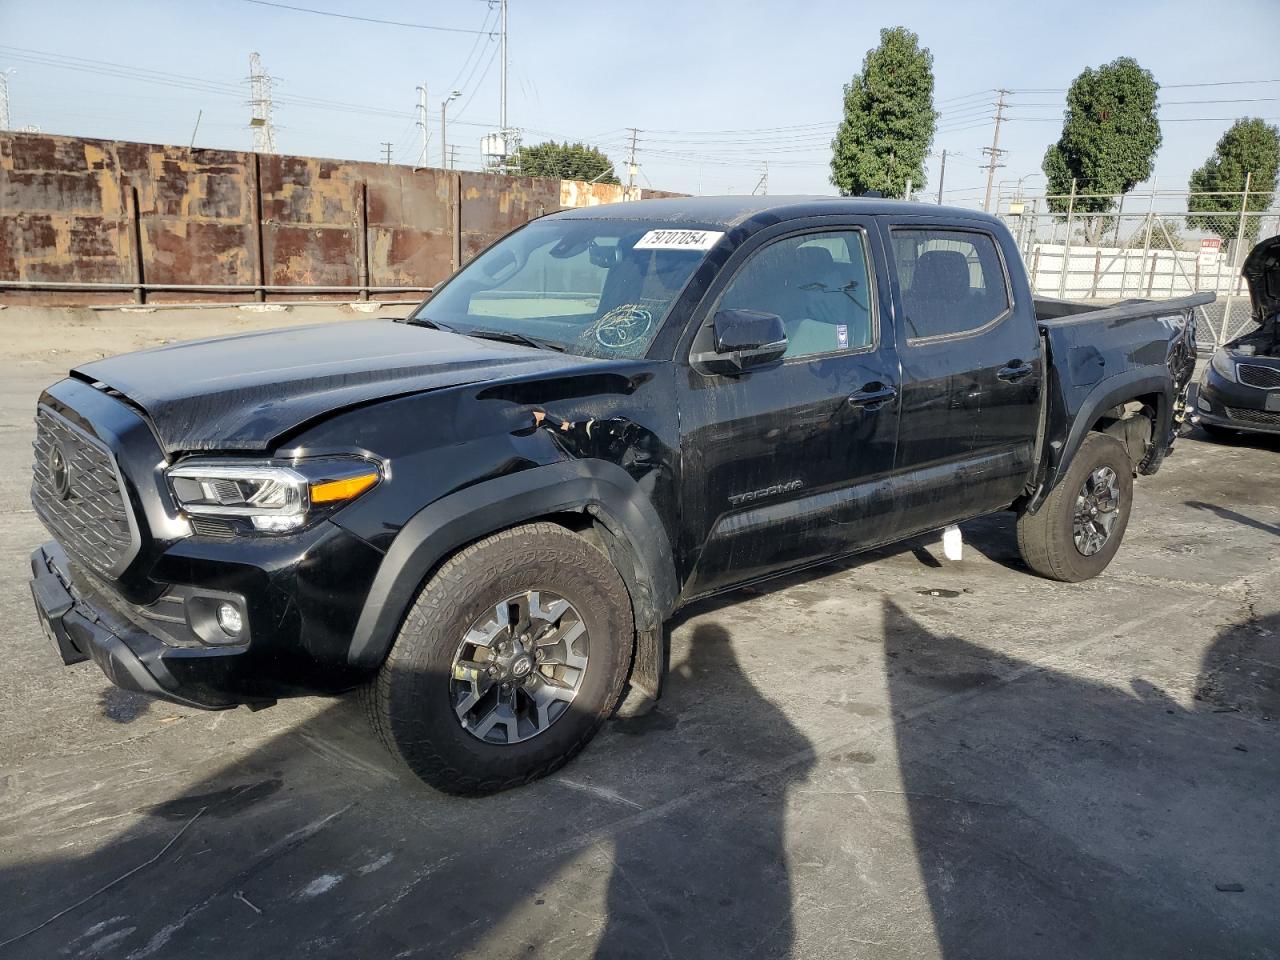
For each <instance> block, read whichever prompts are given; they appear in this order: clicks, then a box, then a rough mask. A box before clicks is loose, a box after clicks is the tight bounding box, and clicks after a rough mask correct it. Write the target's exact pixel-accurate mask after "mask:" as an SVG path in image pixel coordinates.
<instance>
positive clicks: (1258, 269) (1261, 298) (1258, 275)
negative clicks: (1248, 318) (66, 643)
mask: <svg viewBox="0 0 1280 960" xmlns="http://www.w3.org/2000/svg"><path fill="white" fill-rule="evenodd" d="M1240 273H1241V275H1242V276H1243V277H1244V278H1245V280H1246V281H1248V284H1249V297H1250V299H1252V300H1253V316H1254V318H1255V319H1256V320H1257V321H1258V322H1259V323H1262V322H1265V321H1267V320H1270V321H1271V322H1272V323H1275V322H1276V316H1277V315H1278V314H1280V236H1275V237H1272V238H1271V239H1269V240H1263V241H1262V242H1261V243H1259V244H1258V245H1257V246H1256V247H1254V248H1253V250H1252V251H1250V253H1249V256H1248V257H1246V258H1245V261H1244V266H1243V267H1241V268H1240Z"/></svg>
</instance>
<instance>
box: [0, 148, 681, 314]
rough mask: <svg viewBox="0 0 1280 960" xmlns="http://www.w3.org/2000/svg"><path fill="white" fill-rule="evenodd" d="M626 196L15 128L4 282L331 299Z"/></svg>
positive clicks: (136, 292)
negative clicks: (568, 211) (571, 209)
mask: <svg viewBox="0 0 1280 960" xmlns="http://www.w3.org/2000/svg"><path fill="white" fill-rule="evenodd" d="M645 195H646V196H675V194H663V193H661V192H659V191H646V192H645ZM620 199H621V188H619V187H617V186H615V185H610V184H586V183H576V182H571V181H560V180H543V179H534V178H520V177H506V176H501V175H498V174H488V173H472V172H462V173H458V172H455V171H446V170H437V169H415V168H412V167H406V166H394V165H387V164H378V163H361V162H348V161H340V160H326V159H321V158H315V157H293V156H280V155H255V154H252V153H243V152H237V151H231V150H204V149H190V148H187V147H179V146H165V145H157V144H144V143H129V142H123V141H110V140H87V139H83V138H78V137H61V136H51V135H46V134H27V133H14V132H2V133H0V284H3V283H13V282H23V283H24V284H27V285H29V284H31V283H39V282H49V283H60V284H64V285H66V284H75V285H81V284H84V285H88V284H94V283H102V284H106V283H111V284H117V285H124V284H128V285H130V286H129V287H120V288H118V289H112V290H105V289H100V290H71V289H68V288H67V287H66V286H64V287H62V288H60V289H57V290H53V289H49V290H44V291H41V290H32V289H26V288H24V289H21V290H19V289H14V288H13V287H4V286H2V285H0V297H3V298H5V299H7V300H11V301H14V300H19V299H21V300H26V301H30V300H45V301H48V300H56V301H57V302H60V303H86V302H93V301H95V300H108V301H111V302H119V301H123V300H128V299H131V298H133V297H136V298H138V299H141V298H143V297H145V298H146V299H148V300H153V299H154V300H169V301H173V300H193V299H216V300H226V299H233V300H236V299H239V300H243V299H249V298H252V297H254V296H255V295H256V296H257V298H258V299H290V298H292V299H298V298H302V297H306V296H310V295H321V294H319V292H318V291H316V292H313V293H309V292H308V291H307V290H305V289H301V288H305V287H308V286H314V287H331V288H332V287H342V288H351V289H353V290H356V291H360V290H362V289H364V288H369V289H370V290H372V291H377V290H379V289H382V290H384V291H385V290H386V288H389V287H424V286H431V285H432V284H435V283H438V282H440V281H441V280H443V279H444V278H445V277H447V276H448V275H449V273H450V272H451V271H452V270H453V269H455V267H456V266H457V265H458V264H457V261H458V260H461V261H462V263H465V262H466V261H467V260H469V259H470V258H471V257H473V256H475V255H476V254H477V253H478V252H479V251H481V250H482V249H484V247H486V246H488V245H489V244H490V243H492V242H493V241H494V240H496V239H497V238H498V237H500V236H502V235H503V234H505V233H507V232H508V231H510V230H512V229H514V228H516V227H518V226H520V225H521V224H523V223H525V222H527V221H528V220H530V219H532V218H534V217H538V216H542V215H543V214H545V213H551V212H553V211H555V210H558V209H561V208H562V207H565V206H580V205H588V204H593V203H601V202H615V201H617V200H620ZM144 284H146V285H169V286H174V285H176V286H181V287H184V288H186V289H183V290H168V291H161V290H154V289H151V288H150V287H149V286H148V287H144V286H143V285H144ZM202 285H203V286H209V287H220V288H227V287H234V288H241V289H238V290H235V291H230V292H229V291H227V290H226V289H220V290H207V291H199V290H198V289H194V288H197V287H199V286H202ZM282 287H285V288H288V287H298V288H300V289H298V290H297V291H291V290H286V291H283V292H282V291H281V290H280V288H282Z"/></svg>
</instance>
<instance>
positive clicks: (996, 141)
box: [982, 89, 1009, 211]
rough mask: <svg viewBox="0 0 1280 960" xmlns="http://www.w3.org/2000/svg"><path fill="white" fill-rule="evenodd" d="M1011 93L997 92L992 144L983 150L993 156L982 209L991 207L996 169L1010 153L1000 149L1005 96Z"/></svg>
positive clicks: (1005, 91) (989, 165)
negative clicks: (1001, 159)
mask: <svg viewBox="0 0 1280 960" xmlns="http://www.w3.org/2000/svg"><path fill="white" fill-rule="evenodd" d="M1008 93H1009V91H1008V90H1003V89H1002V90H997V91H996V94H997V97H996V104H995V106H996V129H995V132H994V133H993V134H992V135H991V146H989V147H983V148H982V152H983V153H985V154H987V155H988V156H989V157H991V161H990V162H989V163H988V164H987V196H986V199H984V200H983V201H982V209H983V210H984V211H986V210H990V209H991V183H992V181H993V180H995V177H996V170H997V168H999V167H1003V166H1004V164H1003V163H997V162H996V161H998V160H999V159H1000V158H1001V157H1002V156H1004V155H1005V154H1006V153H1008V152H1009V151H1008V150H1001V149H1000V124H1001V123H1002V122H1003V121H1004V98H1005V96H1007V95H1008Z"/></svg>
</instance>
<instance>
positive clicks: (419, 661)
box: [363, 523, 634, 794]
mask: <svg viewBox="0 0 1280 960" xmlns="http://www.w3.org/2000/svg"><path fill="white" fill-rule="evenodd" d="M633 640H634V626H633V623H632V617H631V604H630V599H629V597H628V595H627V591H626V587H625V585H624V584H623V582H622V578H621V577H620V576H619V575H618V572H617V571H616V570H615V569H614V568H613V566H612V564H610V562H609V560H608V558H607V557H606V556H605V555H604V553H603V552H602V551H601V550H599V549H598V548H597V547H595V546H593V545H592V544H590V543H589V542H588V541H587V540H585V539H584V538H582V537H580V536H578V535H577V534H575V533H573V532H572V531H570V530H567V529H565V528H564V527H561V526H558V525H556V524H552V523H533V524H529V525H527V526H522V527H516V528H514V529H512V530H507V531H503V532H502V533H498V534H495V535H494V536H491V537H488V538H486V539H484V540H481V541H480V542H478V543H475V544H473V545H471V546H470V547H467V548H466V549H464V550H462V551H461V552H459V553H458V554H457V555H456V556H454V557H453V558H452V559H450V560H449V561H448V562H447V563H446V564H445V565H444V566H443V567H441V569H440V570H439V572H437V573H436V574H435V575H434V576H433V577H432V578H431V579H430V580H428V581H427V583H426V584H425V585H424V586H423V588H422V591H421V592H420V593H419V594H418V597H417V600H416V601H415V603H414V605H413V608H412V609H411V610H410V611H409V614H408V616H407V617H406V618H405V622H404V625H403V626H402V627H401V629H400V633H399V635H398V636H397V638H396V641H395V645H394V647H393V648H392V650H391V653H390V654H389V655H388V657H387V661H386V663H385V664H384V665H383V667H382V669H381V670H380V671H379V673H378V675H377V677H376V678H375V679H374V680H373V681H372V682H371V683H370V684H369V685H368V686H367V687H366V688H365V689H364V691H363V696H364V701H365V705H366V709H367V712H368V714H369V718H370V721H371V723H372V725H373V727H374V730H375V731H376V732H377V734H378V735H379V737H380V738H381V739H382V741H383V742H384V743H385V744H386V745H387V747H388V748H389V749H390V750H391V751H392V752H393V753H395V754H396V755H398V756H399V757H400V758H401V759H402V760H403V761H404V762H405V763H406V764H407V765H408V766H409V768H410V769H412V770H413V772H414V773H416V774H417V775H418V776H419V777H421V778H422V779H423V780H425V781H426V782H427V783H429V784H431V785H432V786H434V787H436V788H438V789H440V790H443V791H446V792H448V793H457V794H483V793H492V792H494V791H497V790H502V789H505V788H507V787H512V786H516V785H518V784H522V783H526V782H528V781H529V780H532V779H535V778H536V777H540V776H544V775H545V774H547V773H550V772H551V771H552V770H555V769H557V768H558V767H560V766H561V765H562V764H564V763H565V762H567V761H568V760H569V759H570V758H572V757H573V756H574V754H576V753H577V752H578V751H579V750H581V749H582V748H583V747H584V746H585V745H586V743H587V741H588V740H590V739H591V737H592V736H593V735H594V734H595V732H596V730H597V729H598V728H599V726H600V724H601V723H602V722H603V721H604V719H605V718H606V717H607V716H608V715H609V713H610V712H611V711H612V710H613V709H614V707H615V706H616V705H617V702H618V697H619V695H620V694H621V691H622V686H623V682H624V680H625V678H626V671H627V668H628V666H629V665H630V662H631V650H632V644H633Z"/></svg>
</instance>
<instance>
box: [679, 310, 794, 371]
mask: <svg viewBox="0 0 1280 960" xmlns="http://www.w3.org/2000/svg"><path fill="white" fill-rule="evenodd" d="M711 335H712V340H713V346H714V349H713V350H711V351H708V352H706V353H697V354H694V355H693V362H694V363H696V364H698V365H700V366H702V367H705V368H706V369H708V370H710V371H711V372H712V373H721V374H726V375H728V376H734V375H735V374H739V373H744V372H745V371H747V370H751V369H755V368H756V367H763V366H767V365H769V364H771V363H774V362H775V361H778V360H781V359H782V355H783V354H784V353H786V352H787V331H786V328H785V327H783V325H782V318H781V317H780V316H778V315H777V314H776V313H761V312H760V311H758V310H720V311H718V312H717V313H716V315H715V316H714V317H712V319H711Z"/></svg>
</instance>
